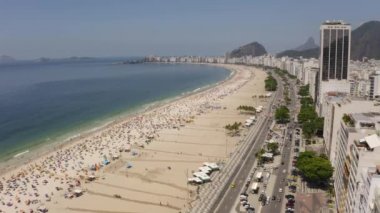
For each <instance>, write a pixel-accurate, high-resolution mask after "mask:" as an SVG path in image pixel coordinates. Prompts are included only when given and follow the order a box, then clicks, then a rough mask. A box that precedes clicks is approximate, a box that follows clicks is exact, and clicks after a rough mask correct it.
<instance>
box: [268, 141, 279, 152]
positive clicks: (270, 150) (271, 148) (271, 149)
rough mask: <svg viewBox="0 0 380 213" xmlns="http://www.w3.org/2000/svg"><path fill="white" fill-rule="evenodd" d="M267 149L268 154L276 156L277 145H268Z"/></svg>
mask: <svg viewBox="0 0 380 213" xmlns="http://www.w3.org/2000/svg"><path fill="white" fill-rule="evenodd" d="M267 148H268V151H269V152H271V153H273V154H276V153H277V151H278V143H268V145H267Z"/></svg>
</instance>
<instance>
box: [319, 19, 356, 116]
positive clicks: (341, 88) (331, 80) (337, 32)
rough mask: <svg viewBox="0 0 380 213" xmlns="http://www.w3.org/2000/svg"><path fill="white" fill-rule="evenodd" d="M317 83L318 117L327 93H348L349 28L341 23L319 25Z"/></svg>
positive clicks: (332, 22)
mask: <svg viewBox="0 0 380 213" xmlns="http://www.w3.org/2000/svg"><path fill="white" fill-rule="evenodd" d="M320 29H321V43H320V45H321V55H320V58H319V82H318V84H316V86H317V85H318V88H316V91H318V93H317V97H316V100H317V101H316V107H317V112H318V114H319V115H321V116H323V114H324V113H325V112H324V111H323V109H322V104H323V102H324V96H325V95H326V93H328V92H342V93H349V92H350V84H349V82H348V78H349V73H350V68H349V63H350V54H351V26H350V25H349V24H346V23H344V22H343V21H326V22H324V23H322V25H321V28H320Z"/></svg>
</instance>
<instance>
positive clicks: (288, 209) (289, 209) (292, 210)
mask: <svg viewBox="0 0 380 213" xmlns="http://www.w3.org/2000/svg"><path fill="white" fill-rule="evenodd" d="M286 210H287V211H291V212H294V209H293V208H286Z"/></svg>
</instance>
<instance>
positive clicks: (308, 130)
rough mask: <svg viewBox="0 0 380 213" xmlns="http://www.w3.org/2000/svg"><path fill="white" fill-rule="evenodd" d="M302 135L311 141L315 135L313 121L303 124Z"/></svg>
mask: <svg viewBox="0 0 380 213" xmlns="http://www.w3.org/2000/svg"><path fill="white" fill-rule="evenodd" d="M302 133H303V135H304V136H305V137H306V138H307V139H310V138H311V137H312V136H313V135H314V133H315V125H314V122H312V121H306V122H304V123H303V124H302Z"/></svg>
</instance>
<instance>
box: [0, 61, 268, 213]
mask: <svg viewBox="0 0 380 213" xmlns="http://www.w3.org/2000/svg"><path fill="white" fill-rule="evenodd" d="M217 66H222V67H224V68H225V69H229V70H231V71H232V72H233V75H232V76H231V77H230V78H229V79H227V80H226V81H223V82H221V83H220V84H217V85H216V86H215V87H212V88H208V89H207V90H204V91H197V92H196V93H194V94H191V95H188V96H185V97H183V98H181V99H178V100H174V101H172V102H169V103H167V104H165V105H163V106H159V107H156V108H154V109H151V110H148V111H146V112H143V113H139V114H136V115H134V116H129V117H127V118H125V119H124V120H120V121H117V122H113V123H111V124H109V125H107V126H105V127H104V128H99V129H98V130H97V131H95V132H92V133H91V134H87V135H83V136H82V137H80V138H77V139H76V140H75V141H72V142H71V143H68V144H66V145H62V146H61V147H59V148H57V147H56V149H55V150H54V151H51V152H50V153H48V154H44V155H42V156H40V157H38V158H37V159H34V160H33V161H31V162H29V163H26V164H24V165H22V166H20V167H17V168H16V169H14V170H11V171H6V172H2V174H1V177H0V210H1V211H3V212H29V211H30V210H31V209H32V210H34V211H36V210H37V209H38V208H40V209H45V208H46V209H48V210H49V212H149V211H153V210H154V212H186V211H187V210H188V209H189V208H191V203H192V202H193V201H194V200H195V199H197V188H198V187H202V185H199V186H195V185H190V184H188V178H190V177H192V173H193V172H194V171H197V170H198V168H199V167H201V166H203V163H204V162H215V163H218V165H220V167H221V169H223V164H224V163H226V162H227V161H228V159H229V157H230V156H231V153H233V152H234V150H235V149H236V148H237V147H238V146H239V145H240V144H241V143H240V142H241V139H242V138H243V137H244V135H245V133H246V132H247V131H248V129H247V128H243V129H242V130H241V132H240V134H239V136H234V137H232V136H230V135H229V134H227V131H226V130H225V128H224V127H225V126H226V125H227V124H233V123H234V122H242V123H244V121H245V120H246V119H247V118H248V117H249V115H247V114H243V113H240V112H239V111H238V110H237V107H238V106H240V105H249V106H255V107H257V106H264V107H266V105H267V100H266V99H265V98H261V97H259V96H264V95H265V94H266V92H265V89H264V80H265V78H266V73H265V72H263V71H262V70H259V69H257V68H254V67H248V66H240V65H217ZM211 177H212V179H213V178H218V172H214V173H213V174H212V176H211ZM206 184H207V183H206ZM1 211H0V212H1Z"/></svg>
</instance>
